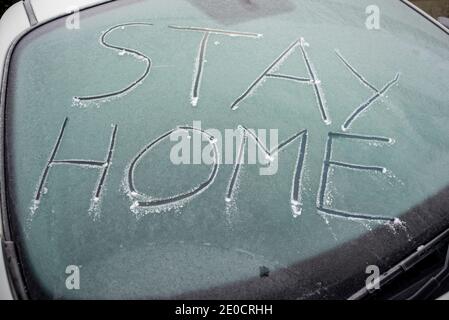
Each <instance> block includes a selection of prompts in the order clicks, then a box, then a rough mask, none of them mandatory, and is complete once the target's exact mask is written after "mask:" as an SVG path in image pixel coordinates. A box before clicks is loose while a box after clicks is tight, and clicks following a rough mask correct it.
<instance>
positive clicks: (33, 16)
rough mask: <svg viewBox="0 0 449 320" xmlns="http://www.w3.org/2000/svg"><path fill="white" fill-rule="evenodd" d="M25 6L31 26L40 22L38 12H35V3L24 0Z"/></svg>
mask: <svg viewBox="0 0 449 320" xmlns="http://www.w3.org/2000/svg"><path fill="white" fill-rule="evenodd" d="M22 3H23V7H24V8H25V12H26V14H27V17H28V21H29V22H30V26H34V25H36V24H38V21H37V18H36V14H35V13H34V9H33V5H32V4H31V0H23V2H22Z"/></svg>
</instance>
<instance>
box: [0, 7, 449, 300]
mask: <svg viewBox="0 0 449 320" xmlns="http://www.w3.org/2000/svg"><path fill="white" fill-rule="evenodd" d="M109 1H111V0H108V1H107V0H100V1H99V0H24V1H20V2H17V3H16V4H14V5H13V6H11V7H10V8H9V9H8V10H7V11H6V12H5V13H4V15H3V16H2V17H1V19H0V61H1V63H0V75H2V76H1V78H2V82H3V81H4V77H5V75H6V73H5V74H4V71H5V66H6V65H7V63H8V61H7V59H8V51H9V50H10V49H11V48H12V46H13V45H14V43H15V42H16V41H17V40H18V39H19V38H20V37H21V35H22V34H24V33H26V32H27V31H28V30H29V29H31V28H33V27H34V26H36V25H38V24H41V23H43V22H46V21H48V20H52V19H54V18H56V17H59V16H63V15H69V14H70V13H72V12H73V10H74V8H77V9H80V10H81V9H83V8H86V7H91V6H94V5H96V4H100V3H105V2H109ZM401 1H403V2H404V3H406V4H407V5H409V6H410V7H411V8H413V9H414V10H416V11H418V12H419V13H421V14H422V15H424V16H426V17H427V18H428V19H429V20H432V21H433V22H434V23H435V24H437V25H439V26H440V27H441V28H445V27H444V26H443V25H442V24H440V23H439V22H437V21H436V20H434V19H433V18H431V17H430V16H429V15H427V14H426V13H424V12H423V11H422V10H420V9H419V8H417V7H416V6H414V5H413V4H411V3H410V2H408V1H405V0H401ZM2 198H3V195H2ZM0 201H1V199H0ZM1 218H2V217H1V215H0V226H3V224H2V221H1ZM2 232H3V228H2V227H0V238H1V240H2V246H0V251H1V254H0V300H10V299H13V298H15V297H17V296H16V295H15V294H14V290H12V288H11V285H10V284H11V283H10V281H9V280H8V274H7V272H6V269H7V268H6V261H5V255H4V252H3V250H4V248H3V241H4V237H3V233H2ZM442 298H445V299H449V293H448V294H446V295H445V296H443V297H442Z"/></svg>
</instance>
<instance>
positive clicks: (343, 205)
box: [5, 0, 449, 298]
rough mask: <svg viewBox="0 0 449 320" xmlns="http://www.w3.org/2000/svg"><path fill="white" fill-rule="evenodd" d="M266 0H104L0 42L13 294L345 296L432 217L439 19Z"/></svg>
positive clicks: (441, 57) (352, 5)
mask: <svg viewBox="0 0 449 320" xmlns="http://www.w3.org/2000/svg"><path fill="white" fill-rule="evenodd" d="M278 2H279V4H276V6H274V5H273V4H272V2H271V1H265V0H263V1H237V0H236V1H227V2H226V3H227V4H229V5H227V6H226V7H224V6H223V5H220V2H219V1H208V2H205V1H196V0H190V1H186V0H183V1H181V0H177V1H170V3H168V2H166V1H120V2H113V3H111V4H107V5H102V6H99V7H96V8H93V9H89V10H86V11H83V12H81V13H80V19H79V21H77V20H76V18H77V17H70V18H69V19H68V18H66V17H64V18H61V19H58V20H55V21H53V22H50V23H47V24H45V25H43V26H40V27H39V28H37V29H36V30H34V31H32V32H31V33H29V34H28V35H27V36H25V37H24V38H23V39H22V40H21V41H20V42H19V43H18V45H17V47H16V48H15V50H14V53H13V56H12V61H11V65H10V71H9V75H8V87H7V100H6V118H5V119H6V120H5V126H6V168H7V176H6V186H7V196H8V208H9V216H10V219H11V222H12V228H13V230H14V234H15V236H16V241H17V243H18V245H19V248H20V250H19V252H20V256H21V258H22V261H23V268H24V271H25V275H26V281H27V284H28V288H29V291H30V293H31V294H32V295H34V296H45V297H52V298H73V297H78V298H92V297H97V298H98V297H103V298H107V297H109V298H111V297H112V298H139V297H145V298H160V297H184V296H186V297H203V296H205V297H219V296H221V297H223V296H224V297H246V298H255V297H261V296H262V297H279V296H282V297H290V298H297V297H308V296H313V295H320V296H335V295H337V293H336V292H338V295H340V297H345V295H346V296H347V295H349V294H351V293H352V292H354V291H356V290H357V289H358V288H359V286H361V285H363V283H364V282H363V281H362V282H356V281H354V280H353V279H363V276H364V272H365V266H366V264H367V263H368V264H376V265H379V266H381V267H382V268H387V267H389V266H391V264H393V263H396V262H398V261H399V260H400V259H402V258H403V257H404V256H405V254H407V253H409V252H410V251H411V250H412V249H413V248H414V247H413V246H414V245H417V244H419V243H421V241H424V240H425V239H429V238H430V237H432V236H435V235H436V233H437V232H438V231H439V230H442V229H443V228H444V227H445V226H446V224H447V220H448V219H447V217H446V215H445V214H444V210H445V207H444V204H442V203H441V201H440V200H439V202H437V204H434V205H433V207H432V210H430V209H428V208H427V207H426V208H425V209H422V210H416V206H418V205H420V204H422V203H424V202H425V201H427V200H428V199H433V198H434V197H435V196H437V195H438V193H439V192H441V191H442V190H443V189H444V188H445V187H446V186H447V185H448V184H449V174H447V169H446V168H447V164H448V163H449V139H448V132H449V131H448V130H449V125H448V123H449V111H448V109H447V107H448V102H449V99H448V98H449V96H448V89H449V87H448V86H449V85H448V84H449V63H448V61H449V42H448V36H447V34H446V33H445V32H444V31H443V30H441V29H439V28H437V27H436V26H435V25H433V24H431V23H429V21H427V20H426V19H424V18H423V17H422V16H420V15H419V14H418V13H416V12H414V11H413V10H410V8H408V7H407V6H405V5H404V4H403V3H401V2H400V1H390V0H379V1H377V7H376V8H377V9H379V10H376V8H372V7H371V8H368V9H367V7H370V4H371V2H372V1H369V0H362V1H347V0H333V1H320V0H313V1H312V0H302V1H299V0H298V1H293V0H282V1H278ZM205 3H206V4H205ZM276 3H277V2H276ZM376 12H377V13H378V14H379V17H380V20H379V23H380V26H379V27H380V28H379V29H378V28H377V27H376V25H375V21H370V19H369V15H370V14H376ZM374 18H375V17H374ZM74 19H75V20H74ZM367 19H368V20H367ZM78 22H79V25H78V24H77V23H78ZM414 208H415V209H414ZM413 210H414V211H413ZM411 211H413V212H414V214H407V213H410V212H411ZM338 250H342V251H338ZM337 252H341V253H340V254H337ZM75 271H76V274H78V275H79V279H78V280H79V290H71V289H73V285H74V283H75V286H76V281H75V282H70V281H72V280H73V279H69V280H70V281H69V284H68V283H67V279H68V277H69V276H70V275H73V272H75ZM270 277H271V278H272V279H273V280H272V282H269V281H270V279H269V278H270ZM267 278H268V279H267ZM73 281H74V280H73ZM267 281H268V282H267ZM343 283H344V284H345V285H344V287H338V286H339V285H340V284H343ZM240 284H244V285H243V288H245V289H244V290H243V289H239V290H237V289H236V288H240V287H239V285H240ZM70 286H72V288H70ZM76 289H77V288H76ZM337 289H338V290H337Z"/></svg>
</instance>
